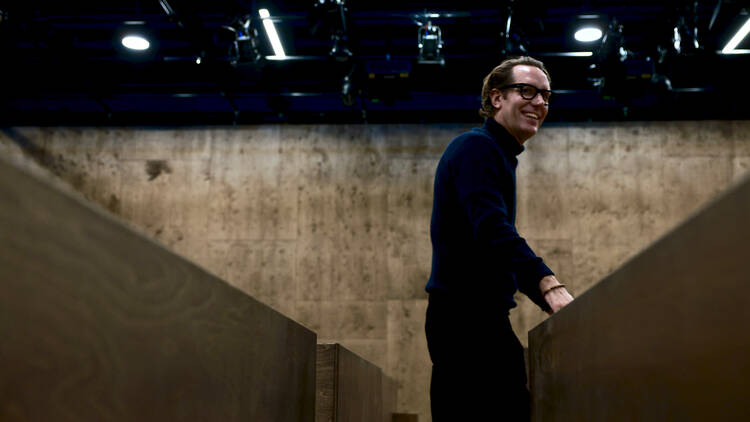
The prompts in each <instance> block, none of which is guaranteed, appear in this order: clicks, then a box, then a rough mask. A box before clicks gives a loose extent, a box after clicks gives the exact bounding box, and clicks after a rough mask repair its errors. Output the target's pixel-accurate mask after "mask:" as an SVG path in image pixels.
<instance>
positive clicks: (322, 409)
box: [315, 343, 396, 422]
mask: <svg viewBox="0 0 750 422" xmlns="http://www.w3.org/2000/svg"><path fill="white" fill-rule="evenodd" d="M316 390H317V394H316V405H315V413H316V421H317V422H383V421H390V420H391V417H392V415H393V412H394V411H395V406H396V384H395V382H394V381H393V380H392V379H390V378H389V377H387V376H385V375H384V374H383V372H382V371H381V369H380V368H378V367H377V366H375V365H373V364H372V363H370V362H368V361H366V360H364V359H362V358H361V357H359V356H357V355H356V354H354V353H353V352H351V351H350V350H348V349H347V348H345V347H343V346H342V345H340V344H338V343H325V344H319V345H318V357H317V368H316Z"/></svg>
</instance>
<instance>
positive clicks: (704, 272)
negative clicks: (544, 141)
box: [529, 178, 750, 422]
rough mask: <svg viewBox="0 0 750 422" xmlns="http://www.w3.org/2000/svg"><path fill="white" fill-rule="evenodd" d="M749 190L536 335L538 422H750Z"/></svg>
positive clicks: (735, 191)
mask: <svg viewBox="0 0 750 422" xmlns="http://www.w3.org/2000/svg"><path fill="white" fill-rule="evenodd" d="M748 238H750V179H748V178H745V179H744V181H743V182H742V183H740V184H739V185H737V186H734V187H733V188H731V189H730V190H729V191H727V192H726V193H725V194H723V195H721V196H720V197H719V198H718V199H717V200H715V201H713V202H712V203H710V204H709V205H708V206H706V207H704V208H702V209H701V210H700V212H698V213H697V214H695V215H693V216H692V217H691V218H689V219H688V220H687V221H686V222H685V223H684V224H682V225H680V226H679V227H677V228H676V229H675V230H674V231H672V232H670V233H668V234H667V235H666V236H665V237H663V238H661V239H660V240H658V241H657V242H656V243H654V244H653V245H651V246H650V247H648V248H646V249H645V250H644V251H643V252H641V253H640V254H638V255H637V256H636V257H635V258H633V259H632V260H630V261H629V262H627V263H626V264H625V265H624V266H623V267H621V268H620V269H619V270H618V271H616V272H614V273H612V274H611V275H609V276H608V277H606V278H605V279H604V280H602V281H601V282H600V283H599V284H597V285H596V286H594V287H593V288H591V289H590V290H589V291H587V292H586V293H584V294H583V295H581V296H580V297H578V298H577V299H576V300H575V301H574V302H573V303H572V304H571V305H569V306H568V307H566V308H564V309H563V310H561V311H560V312H559V313H557V314H555V315H554V316H553V317H551V318H550V319H548V320H547V321H545V322H544V323H542V324H540V325H539V326H537V327H536V328H535V329H534V330H532V331H531V332H530V333H529V345H530V350H529V353H530V373H531V376H530V382H531V389H532V394H533V395H534V406H533V408H534V417H533V420H535V421H545V422H548V421H604V420H607V421H618V420H622V421H678V420H679V421H682V420H685V421H687V420H690V421H719V420H721V421H726V420H750V406H748V405H747V392H748V391H750V360H748V350H750V335H749V334H748V329H747V325H748V322H749V321H750V307H749V306H748V305H747V299H746V297H747V294H746V291H747V286H748V284H750V275H748V270H747V263H748V248H747V239H748Z"/></svg>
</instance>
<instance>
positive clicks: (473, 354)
mask: <svg viewBox="0 0 750 422" xmlns="http://www.w3.org/2000/svg"><path fill="white" fill-rule="evenodd" d="M425 331H426V335H427V346H428V349H429V352H430V358H431V359H432V381H431V383H430V404H431V410H432V420H433V422H445V421H474V420H477V421H514V422H516V421H523V422H528V421H529V419H530V416H529V415H530V400H529V391H528V389H527V388H526V369H525V365H524V357H523V347H522V346H521V343H520V342H519V341H518V338H517V337H516V335H515V334H514V333H513V329H512V328H511V325H510V320H509V319H508V310H507V309H502V308H501V309H498V307H497V304H495V305H494V309H493V305H492V303H491V302H490V301H487V300H486V298H478V299H475V300H466V299H456V298H452V297H450V296H446V295H445V294H436V293H431V294H430V301H429V305H428V307H427V320H426V323H425Z"/></svg>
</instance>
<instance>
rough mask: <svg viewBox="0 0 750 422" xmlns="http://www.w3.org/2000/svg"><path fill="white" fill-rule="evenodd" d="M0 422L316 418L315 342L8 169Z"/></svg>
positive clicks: (104, 218)
mask: <svg viewBox="0 0 750 422" xmlns="http://www.w3.org/2000/svg"><path fill="white" fill-rule="evenodd" d="M0 198H2V199H1V200H0V283H2V286H1V287H0V333H1V335H0V421H17V420H23V421H52V420H55V421H135V420H138V421H157V420H159V421H183V420H190V421H201V420H204V421H218V420H222V421H240V420H242V421H290V422H291V421H295V422H296V421H309V422H312V421H313V420H314V391H315V381H314V376H315V373H314V371H315V342H316V335H315V333H313V332H312V331H309V330H307V329H305V328H304V327H302V326H301V325H299V324H297V323H295V322H294V321H292V320H290V319H288V318H286V317H284V316H282V315H281V314H279V313H278V312H276V311H274V310H272V309H271V308H269V307H267V306H265V305H263V304H261V303H259V302H258V301H256V300H254V299H253V298H251V297H249V296H247V295H245V294H244V293H242V292H241V291H239V290H238V289H236V288H234V287H231V286H230V285H228V284H227V283H225V282H223V281H222V280H220V279H218V278H216V277H215V276H213V275H211V274H209V273H208V272H206V271H205V270H203V269H201V268H199V267H197V266H196V265H194V264H191V263H190V262H188V261H186V260H185V259H183V258H180V257H179V256H177V255H175V254H173V253H172V252H170V251H168V250H167V249H165V248H163V247H162V246H160V245H158V244H156V243H154V242H152V241H150V240H148V239H147V238H146V237H145V236H142V235H140V234H138V233H136V232H134V231H132V230H131V229H129V228H127V227H126V226H125V225H124V224H122V223H120V222H119V221H117V220H115V219H113V218H111V217H109V216H108V215H105V214H104V213H102V212H101V211H100V210H99V209H97V208H94V207H92V206H90V205H88V204H86V203H84V201H82V200H81V199H80V198H78V197H76V196H74V195H71V194H69V193H64V192H62V191H61V190H59V189H57V188H55V187H53V186H52V185H50V184H48V183H45V182H42V181H40V180H38V179H36V178H34V177H30V176H29V175H28V174H25V173H24V172H22V171H20V170H19V169H17V168H15V167H14V166H11V165H9V164H8V163H6V162H4V161H0Z"/></svg>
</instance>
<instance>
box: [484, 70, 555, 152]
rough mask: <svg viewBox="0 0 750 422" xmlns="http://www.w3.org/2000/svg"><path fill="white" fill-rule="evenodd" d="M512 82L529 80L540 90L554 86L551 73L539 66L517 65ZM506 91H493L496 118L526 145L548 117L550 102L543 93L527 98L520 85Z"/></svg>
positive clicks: (527, 82)
mask: <svg viewBox="0 0 750 422" xmlns="http://www.w3.org/2000/svg"><path fill="white" fill-rule="evenodd" d="M512 83H525V84H530V85H534V86H535V87H537V88H539V89H550V86H549V81H548V80H547V76H546V75H545V74H544V72H542V70H541V69H539V68H538V67H536V66H527V65H518V66H515V67H514V68H513V82H512ZM504 91H505V92H504V93H502V92H500V91H498V90H493V91H492V93H491V94H490V98H491V100H492V105H493V106H494V107H495V108H496V109H497V112H496V113H495V121H497V122H498V123H500V124H501V125H502V126H503V127H504V128H505V129H506V130H507V131H508V132H510V134H511V135H513V137H514V138H516V140H517V141H518V143H520V144H521V145H523V143H524V142H526V140H527V139H529V138H531V137H532V136H534V135H536V133H537V131H538V130H539V127H540V126H541V125H542V122H543V121H544V118H545V117H547V105H545V103H544V100H543V99H542V96H541V95H537V96H536V97H534V99H532V100H525V99H523V97H521V93H520V92H519V90H518V88H507V89H505V90H504Z"/></svg>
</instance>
